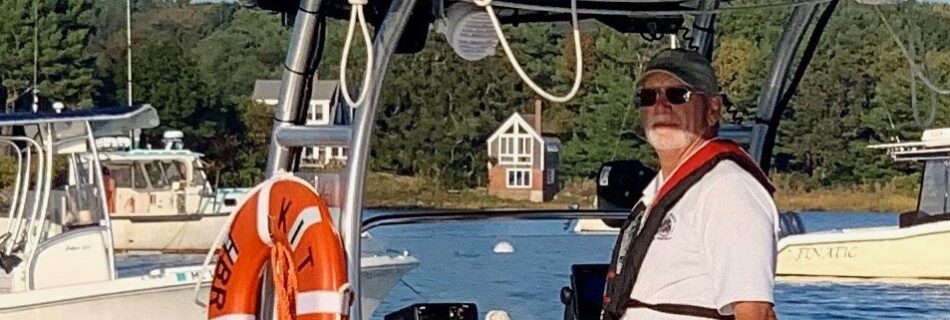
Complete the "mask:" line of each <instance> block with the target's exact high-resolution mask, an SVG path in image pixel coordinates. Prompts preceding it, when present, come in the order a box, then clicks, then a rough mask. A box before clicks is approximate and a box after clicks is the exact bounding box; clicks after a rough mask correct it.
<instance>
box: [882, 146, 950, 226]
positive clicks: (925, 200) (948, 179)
mask: <svg viewBox="0 0 950 320" xmlns="http://www.w3.org/2000/svg"><path fill="white" fill-rule="evenodd" d="M869 148H873V149H887V153H888V154H889V155H890V156H891V158H893V159H894V160H895V161H917V162H923V163H924V170H923V174H922V176H921V178H920V191H919V194H918V196H917V208H916V210H913V211H908V212H904V213H902V214H901V215H900V227H901V228H904V227H910V226H914V225H920V224H925V223H930V222H936V221H944V220H950V210H948V205H950V128H940V129H930V130H924V133H923V134H922V135H921V138H920V141H914V142H903V143H889V144H879V145H872V146H869Z"/></svg>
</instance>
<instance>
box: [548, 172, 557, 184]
mask: <svg viewBox="0 0 950 320" xmlns="http://www.w3.org/2000/svg"><path fill="white" fill-rule="evenodd" d="M546 180H547V183H548V184H554V183H556V182H557V177H556V176H555V175H554V169H548V174H547V179H546Z"/></svg>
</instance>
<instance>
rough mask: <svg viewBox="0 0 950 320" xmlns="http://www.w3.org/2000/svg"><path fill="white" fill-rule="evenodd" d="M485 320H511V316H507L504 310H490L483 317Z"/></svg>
mask: <svg viewBox="0 0 950 320" xmlns="http://www.w3.org/2000/svg"><path fill="white" fill-rule="evenodd" d="M485 319H486V320H511V316H509V315H508V312H505V310H492V311H488V314H486V315H485Z"/></svg>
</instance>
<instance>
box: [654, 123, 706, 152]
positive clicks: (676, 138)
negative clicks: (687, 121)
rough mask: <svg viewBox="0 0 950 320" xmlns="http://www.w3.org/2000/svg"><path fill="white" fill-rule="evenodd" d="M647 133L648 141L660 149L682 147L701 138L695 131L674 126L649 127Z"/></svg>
mask: <svg viewBox="0 0 950 320" xmlns="http://www.w3.org/2000/svg"><path fill="white" fill-rule="evenodd" d="M646 133H647V141H648V142H650V145H652V146H653V148H654V149H656V150H659V151H667V150H676V149H682V148H685V147H686V146H688V145H689V144H690V143H692V142H693V141H696V139H699V135H697V134H695V133H692V132H689V131H686V130H682V129H674V128H660V129H648V130H647V132H646Z"/></svg>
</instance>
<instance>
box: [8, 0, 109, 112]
mask: <svg viewBox="0 0 950 320" xmlns="http://www.w3.org/2000/svg"><path fill="white" fill-rule="evenodd" d="M34 5H35V6H36V7H35V10H36V11H37V15H36V17H37V19H36V20H35V21H34V19H33V18H34ZM91 9H92V4H91V1H88V0H37V1H25V0H10V1H3V2H2V3H0V57H3V59H0V80H2V86H3V87H4V89H5V92H6V96H7V97H8V100H9V99H13V98H15V97H17V96H18V95H19V94H20V93H23V92H24V91H26V89H27V88H29V87H31V86H32V82H33V75H34V72H33V70H34V49H38V51H37V53H38V55H37V56H38V58H37V63H36V69H37V72H36V73H37V75H36V76H37V82H38V83H37V88H38V89H39V92H40V95H42V96H44V97H48V98H50V99H52V100H55V101H62V102H64V103H66V104H67V105H70V106H88V105H90V104H91V103H92V97H91V92H92V89H93V87H94V85H95V83H96V82H95V79H94V78H93V70H94V63H95V61H94V60H93V57H92V55H90V54H89V52H87V51H86V46H87V44H88V43H89V39H90V34H91V31H92V18H93V15H92V10H91ZM34 31H35V32H36V40H37V41H38V42H34ZM9 103H10V101H7V104H9Z"/></svg>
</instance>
